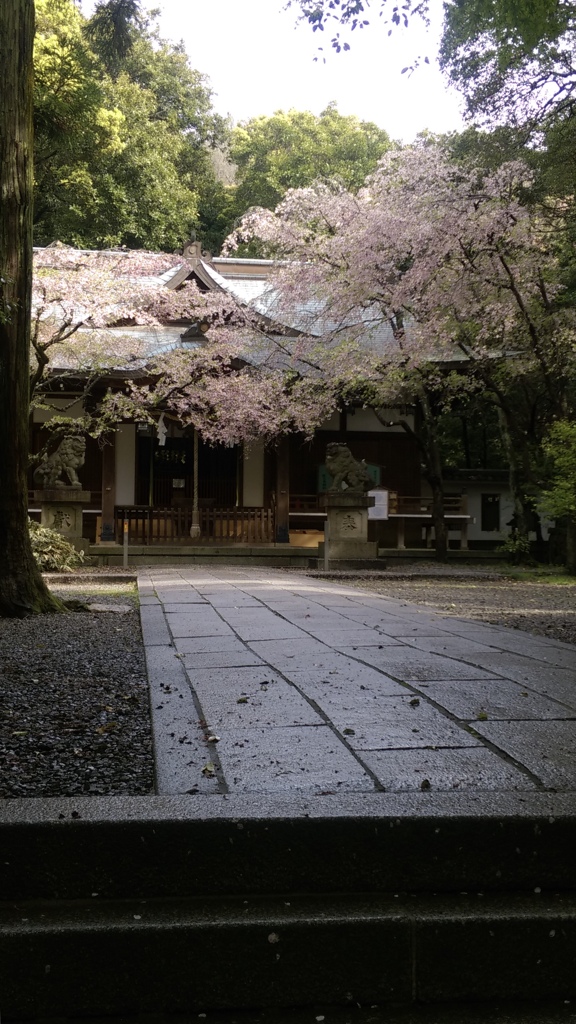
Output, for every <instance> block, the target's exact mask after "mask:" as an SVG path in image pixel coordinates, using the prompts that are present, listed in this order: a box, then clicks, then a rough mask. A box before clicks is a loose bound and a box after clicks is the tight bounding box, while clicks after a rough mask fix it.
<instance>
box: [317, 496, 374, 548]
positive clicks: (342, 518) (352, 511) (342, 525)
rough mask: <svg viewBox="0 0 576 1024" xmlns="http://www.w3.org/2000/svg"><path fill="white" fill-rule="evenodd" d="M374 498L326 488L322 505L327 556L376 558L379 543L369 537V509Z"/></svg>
mask: <svg viewBox="0 0 576 1024" xmlns="http://www.w3.org/2000/svg"><path fill="white" fill-rule="evenodd" d="M373 505H374V498H373V497H370V495H368V494H359V493H358V492H350V491H334V492H331V491H328V492H327V493H326V494H325V495H324V507H325V509H326V513H327V516H328V531H329V557H330V558H347V559H349V558H377V556H378V544H377V542H376V541H369V540H368V509H369V508H372V506H373Z"/></svg>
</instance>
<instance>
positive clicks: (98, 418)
mask: <svg viewBox="0 0 576 1024" xmlns="http://www.w3.org/2000/svg"><path fill="white" fill-rule="evenodd" d="M177 266H178V264H177V263H176V260H175V258H174V257H173V256H167V255H165V254H155V253H145V252H118V253H116V252H109V253H98V252H78V251H77V250H75V249H71V248H69V247H66V246H62V247H54V248H53V247H49V248H47V249H43V250H40V251H38V252H37V253H36V272H35V277H34V293H33V313H32V349H33V353H34V357H35V360H34V363H33V370H32V373H31V393H32V402H33V404H35V405H43V406H44V408H51V406H50V395H51V394H53V391H54V383H55V381H57V382H58V383H65V381H66V379H68V378H70V379H72V380H73V381H74V382H75V383H76V384H77V382H78V379H79V378H80V379H83V380H84V382H85V383H84V387H85V392H86V394H88V393H90V392H91V391H92V390H93V389H94V387H95V386H97V387H98V386H101V381H102V379H103V377H105V376H106V375H107V374H109V372H110V371H111V370H115V371H118V370H124V372H125V377H124V379H123V380H122V382H121V384H120V383H119V386H118V388H117V389H115V390H111V391H110V392H109V393H108V395H107V396H106V398H105V400H104V401H103V402H101V403H99V405H98V408H97V410H96V413H94V412H90V413H88V412H87V413H86V415H85V417H83V418H82V419H77V420H76V421H75V424H74V427H73V429H75V430H88V431H90V432H91V433H93V434H102V433H105V432H106V431H107V430H109V429H113V428H114V427H115V426H116V425H117V424H118V422H120V421H122V420H127V419H137V420H138V421H139V422H149V423H152V424H154V423H156V422H157V421H158V419H159V417H160V415H161V414H162V413H164V414H165V415H168V416H172V417H173V418H174V419H175V420H177V421H178V422H179V423H180V424H181V425H184V426H188V425H193V426H194V427H196V429H198V430H199V432H200V433H201V434H202V436H203V437H204V438H205V439H206V440H208V441H211V442H214V443H217V442H220V443H227V444H229V443H238V442H241V441H248V440H251V439H254V438H263V437H264V438H267V439H270V440H272V439H274V438H277V437H278V436H280V435H282V434H285V433H287V432H289V431H292V430H296V431H299V432H302V433H305V434H306V435H308V436H310V435H311V434H312V433H313V431H314V428H315V427H316V426H317V425H318V423H319V422H320V421H321V420H322V419H323V418H325V417H326V416H327V415H328V414H329V412H330V411H331V409H332V408H333V404H334V394H333V391H332V389H331V386H330V384H328V383H327V382H325V381H324V380H323V379H322V378H320V377H318V376H311V375H310V374H304V373H303V372H302V369H301V368H298V366H297V364H296V362H295V361H294V359H293V358H292V356H291V354H290V353H289V352H288V350H287V349H286V348H285V352H284V356H283V358H279V353H280V351H281V338H280V337H278V334H276V340H275V341H272V340H271V339H270V337H269V326H267V325H265V322H264V320H263V318H262V317H260V316H259V315H258V313H256V312H254V311H253V310H251V309H250V308H248V307H245V306H241V305H240V304H239V303H237V302H236V301H235V300H234V298H233V297H232V296H231V295H229V294H227V293H225V292H201V291H200V290H199V289H198V288H197V287H196V285H195V284H184V285H182V286H181V287H180V288H178V289H177V290H172V289H170V288H168V287H166V284H165V282H164V281H160V280H159V278H158V275H159V274H162V273H163V272H164V271H166V270H169V269H171V268H172V269H176V268H177ZM191 324H192V325H194V324H202V326H203V327H204V328H205V333H204V334H203V333H202V331H196V332H194V331H192V334H193V337H192V338H191V339H190V340H186V337H184V339H183V340H181V339H180V337H179V336H180V335H185V332H186V330H187V328H188V327H189V326H190V325H191ZM167 326H175V327H176V332H171V334H169V335H168V337H166V333H165V331H164V328H166V327H167ZM278 330H281V328H276V331H278ZM175 334H176V337H175V336H174V335H175ZM87 404H88V405H90V403H87ZM52 411H53V412H54V410H52ZM51 422H52V425H53V426H57V428H58V429H59V430H67V429H68V430H69V429H70V426H71V424H70V420H69V419H67V418H66V416H65V415H61V414H60V415H59V414H58V413H54V414H53V416H52V420H51Z"/></svg>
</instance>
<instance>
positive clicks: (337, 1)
mask: <svg viewBox="0 0 576 1024" xmlns="http://www.w3.org/2000/svg"><path fill="white" fill-rule="evenodd" d="M287 7H294V8H299V9H300V12H301V13H300V18H301V20H303V21H307V22H308V23H309V24H310V25H311V26H312V31H313V32H323V31H324V29H325V27H327V26H332V24H333V23H336V24H337V25H339V26H340V27H341V28H344V29H345V30H347V31H349V32H354V31H355V30H356V29H361V28H366V27H367V26H368V25H369V24H370V20H369V18H368V17H367V15H368V14H369V12H370V0H288V4H287ZM376 7H379V8H380V10H379V11H378V16H379V17H382V16H384V18H385V20H386V22H387V23H388V24H389V25H390V26H391V28H390V29H389V33H388V34H390V33H391V32H392V29H393V28H394V27H397V26H404V27H406V26H407V25H408V23H409V18H410V16H411V15H414V14H417V15H420V16H421V17H423V18H424V19H425V20H426V19H427V14H428V7H429V0H403V2H402V3H397V2H395V0H379V2H378V3H377V4H376ZM330 45H331V46H332V48H333V49H334V50H335V51H336V53H340V52H341V51H342V50H349V49H350V43H348V42H347V40H345V39H343V38H342V37H341V35H340V32H336V34H335V35H334V36H333V37H332V39H331V40H330ZM320 49H322V47H320Z"/></svg>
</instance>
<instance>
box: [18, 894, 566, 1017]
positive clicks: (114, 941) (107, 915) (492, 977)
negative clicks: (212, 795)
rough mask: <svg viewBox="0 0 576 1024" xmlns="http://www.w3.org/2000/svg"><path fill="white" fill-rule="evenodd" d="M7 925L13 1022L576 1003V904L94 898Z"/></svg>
mask: <svg viewBox="0 0 576 1024" xmlns="http://www.w3.org/2000/svg"><path fill="white" fill-rule="evenodd" d="M2 919H3V920H2V926H1V927H0V950H1V953H2V955H1V957H0V990H1V991H2V1000H3V1013H4V1017H5V1019H8V1020H9V1019H10V1018H15V1019H17V1018H18V1015H20V1016H42V1015H44V1016H49V1015H67V1014H69V1013H73V1014H77V1015H79V1014H82V1013H89V1014H91V1015H97V1014H111V1013H127V1012H151V1011H158V1010H162V1011H164V1012H170V1011H171V1012H176V1011H178V1010H186V1011H187V1012H193V1011H196V1012H206V1011H207V1010H210V1009H212V1008H215V1009H218V1008H236V1009H241V1008H248V1007H250V1006H258V1005H262V1006H267V1005H268V1006H269V1005H277V1006H289V1005H294V1004H295V1002H296V1003H297V1004H300V1005H306V1004H310V1003H314V1002H322V1001H331V1002H335V1003H340V1004H344V1003H346V1002H349V1001H355V1002H358V1003H365V1002H367V1001H372V1002H379V1001H395V1002H399V1003H406V1004H408V1003H411V1002H414V1001H417V1000H421V1001H424V1002H426V1001H433V1000H440V999H443V1000H447V999H460V1000H462V999H468V998H481V999H489V998H501V997H502V998H503V997H506V998H533V999H536V998H551V997H559V998H560V997H562V998H573V997H574V996H575V995H576V975H575V974H574V971H573V969H572V968H573V963H574V957H575V955H576V894H572V895H571V896H570V897H566V896H564V897H557V896H554V895H553V894H533V895H532V896H530V897H528V896H526V895H524V894H509V895H508V896H507V897H506V898H501V899H494V898H491V897H486V896H481V895H475V896H463V895H462V896H459V897H451V898H449V899H446V898H445V897H436V898H432V897H427V898H426V899H423V898H417V897H416V898H415V897H411V896H405V897H401V896H398V898H397V899H395V898H394V895H393V894H392V895H389V896H387V897H385V898H384V897H379V896H375V895H373V894H371V895H368V896H365V897H364V898H362V899H358V898H356V897H339V898H333V897H332V898H328V897H327V898H325V899H316V900H313V899H312V898H306V899H303V898H298V897H292V898H290V899H289V900H279V899H276V900H239V899H238V900H233V901H228V902H227V903H222V902H220V901H218V902H216V903H215V902H214V901H200V902H199V901H192V902H190V901H184V902H183V901H181V900H176V901H133V900H129V901H122V902H120V903H105V902H100V901H98V900H97V899H94V900H92V901H91V902H88V901H81V902H79V903H78V904H68V905H67V906H62V904H58V905H53V904H52V905H51V904H46V903H43V904H41V905H33V904H30V905H26V904H25V905H18V906H16V907H14V908H12V909H11V910H8V908H6V909H5V911H4V913H3V914H2Z"/></svg>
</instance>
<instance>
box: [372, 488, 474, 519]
mask: <svg viewBox="0 0 576 1024" xmlns="http://www.w3.org/2000/svg"><path fill="white" fill-rule="evenodd" d="M388 514H389V515H391V516H430V515H432V498H431V497H428V496H427V497H421V496H416V497H405V496H404V495H402V494H398V493H397V492H396V491H390V492H389V496H388ZM444 514H445V515H447V516H465V515H467V514H468V505H467V501H466V496H465V495H462V494H445V495H444Z"/></svg>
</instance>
